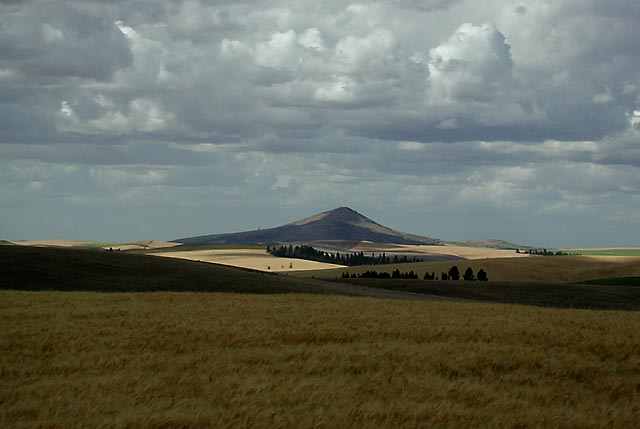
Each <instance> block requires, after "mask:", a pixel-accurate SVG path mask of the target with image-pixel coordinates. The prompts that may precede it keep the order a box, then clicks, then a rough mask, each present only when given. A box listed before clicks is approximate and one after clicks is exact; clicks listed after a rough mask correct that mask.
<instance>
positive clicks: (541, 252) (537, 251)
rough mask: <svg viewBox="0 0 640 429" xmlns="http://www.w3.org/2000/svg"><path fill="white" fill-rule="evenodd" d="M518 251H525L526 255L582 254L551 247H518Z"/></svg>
mask: <svg viewBox="0 0 640 429" xmlns="http://www.w3.org/2000/svg"><path fill="white" fill-rule="evenodd" d="M516 253H524V254H525V255H536V256H580V253H568V252H563V251H561V250H556V251H555V252H554V251H553V250H549V249H525V250H520V249H516Z"/></svg>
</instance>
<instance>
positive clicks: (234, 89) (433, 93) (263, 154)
mask: <svg viewBox="0 0 640 429" xmlns="http://www.w3.org/2000/svg"><path fill="white" fill-rule="evenodd" d="M496 11H499V12H496ZM0 12H1V14H0V16H1V17H0V182H1V183H2V184H3V185H2V186H0V198H2V199H3V201H5V202H6V204H5V207H14V209H11V210H9V209H3V210H4V211H3V212H2V213H1V214H2V217H3V220H4V219H7V221H6V222H4V225H9V226H5V228H6V231H4V230H0V235H3V234H4V235H6V234H11V233H12V232H15V233H18V232H21V231H22V232H24V231H28V230H29V229H30V228H32V229H33V230H34V231H35V230H37V231H45V230H46V228H45V229H43V228H40V227H37V228H36V227H35V226H34V225H36V224H38V222H43V221H42V220H41V219H38V218H37V216H35V217H32V218H29V217H26V216H19V213H20V211H27V210H29V209H35V208H38V209H39V210H40V211H41V212H44V211H46V207H52V210H53V211H56V213H58V214H59V215H60V216H61V217H64V213H65V211H64V208H63V207H64V203H67V204H70V206H72V207H73V208H74V210H75V211H76V213H84V214H87V215H89V214H91V213H94V214H95V213H97V212H100V211H101V210H102V211H105V210H107V211H108V210H110V209H109V207H112V206H117V207H118V208H119V210H122V213H128V214H129V215H131V216H132V217H133V218H136V216H139V214H140V213H141V212H142V211H144V208H145V207H154V208H159V207H160V208H162V210H165V211H166V212H167V213H177V212H173V211H172V210H173V209H172V208H170V207H178V208H181V212H182V213H183V214H184V213H185V210H184V208H189V209H190V210H193V212H194V214H193V215H192V218H191V221H192V226H193V228H194V230H192V231H189V232H187V231H179V228H178V227H177V226H176V227H175V228H176V229H175V230H174V231H175V234H174V235H175V236H184V235H188V233H190V232H193V233H209V232H224V230H226V229H242V227H243V225H240V224H235V225H234V222H240V220H242V219H245V220H247V219H248V218H246V217H245V218H243V217H242V214H241V213H240V212H241V211H242V210H249V209H252V207H258V206H259V207H264V208H265V209H264V210H262V211H271V212H272V213H274V216H276V215H275V214H277V215H278V216H284V215H286V210H291V213H294V212H295V213H296V215H297V214H300V215H301V216H302V215H305V214H310V213H312V212H314V211H320V210H322V209H327V208H331V207H332V206H337V205H355V206H357V207H358V208H360V209H361V210H363V211H365V212H368V211H372V215H374V214H381V215H382V217H383V219H384V216H385V213H386V215H389V216H392V215H390V214H389V213H390V209H383V208H384V207H393V208H394V209H393V211H394V212H396V211H397V212H398V214H397V216H398V217H397V218H396V219H403V222H404V223H405V225H403V224H395V225H393V216H392V217H391V222H389V223H391V224H392V226H396V227H399V228H400V229H408V230H410V231H414V232H417V233H424V234H428V235H437V231H441V232H442V233H443V234H445V233H447V234H449V233H452V232H453V231H455V230H456V227H455V225H444V226H443V227H442V228H441V229H437V230H436V231H430V228H431V227H432V226H429V225H427V224H426V221H420V220H418V219H419V218H420V215H419V214H420V213H430V215H431V216H433V218H434V219H440V220H441V221H442V222H445V223H446V222H449V220H450V219H458V217H456V216H458V213H466V212H469V211H470V210H475V212H476V213H477V219H476V221H474V228H475V227H478V228H480V227H482V226H483V225H484V226H485V227H487V228H488V229H489V230H490V226H491V225H493V224H494V219H495V218H496V217H501V218H503V220H504V221H505V224H506V223H507V220H508V219H520V220H521V221H522V222H523V223H526V222H533V223H535V222H538V223H537V225H538V226H540V227H543V226H544V225H543V224H542V223H540V222H539V220H540V219H546V220H549V219H553V218H554V217H556V218H558V219H569V216H571V214H572V213H573V212H575V211H576V210H577V211H578V212H579V213H580V216H582V217H583V219H584V220H583V221H580V222H576V224H575V225H576V226H575V228H573V229H572V231H573V232H574V233H575V231H577V230H578V228H579V226H581V225H582V226H589V225H593V224H594V222H595V219H597V218H604V219H608V220H607V222H610V225H611V228H610V229H613V230H616V231H617V229H616V227H615V225H616V222H619V223H620V224H621V225H624V226H625V227H629V226H630V225H631V226H633V225H635V226H637V224H638V222H639V220H638V219H637V217H636V218H633V219H631V220H629V219H626V220H625V221H624V222H622V221H620V219H623V217H624V214H625V213H630V212H640V201H638V199H637V198H634V197H633V195H634V192H636V193H637V191H638V189H639V184H638V179H637V177H640V175H639V174H637V169H638V168H640V165H639V164H640V155H639V153H638V147H639V145H640V143H639V142H640V138H639V137H638V132H639V131H638V126H639V125H638V124H640V71H639V70H640V50H639V49H640V48H639V47H638V46H639V45H638V43H637V40H638V39H639V38H640V27H638V25H637V22H638V19H639V18H640V6H638V2H637V1H632V0H628V1H623V0H615V1H612V2H607V3H606V5H604V3H602V2H601V1H597V0H586V1H582V2H576V1H550V0H541V1H538V2H534V3H527V4H526V5H524V4H514V3H512V2H510V1H508V0H492V1H489V2H485V3H483V4H482V5H480V4H479V3H477V2H461V1H448V0H422V1H420V0H380V1H368V2H360V3H353V4H345V3H344V2H342V1H338V0H329V1H326V2H310V1H304V2H297V3H291V2H266V1H244V2H237V1H201V0H189V1H170V0H166V1H158V2H149V1H134V2H121V1H104V2H102V1H92V2H71V1H50V2H7V1H4V2H2V5H0ZM585 175H588V176H589V180H584V177H585ZM72 182H73V183H75V184H72ZM603 205H606V206H607V207H608V209H609V210H610V212H608V213H604V211H603V209H602V206H603ZM134 208H135V209H134ZM175 210H178V209H177V208H176V209H175ZM385 210H386V211H385ZM207 211H210V212H214V211H221V212H223V213H228V214H227V215H225V216H226V217H225V216H222V217H223V218H224V219H221V224H220V226H219V229H217V231H211V230H207V225H208V223H207V222H209V221H208V220H207V218H206V216H204V215H197V214H195V213H196V212H198V213H201V212H207ZM504 213H508V216H507V215H503V214H504ZM123 216H124V215H123ZM290 217H291V218H292V219H293V218H295V216H293V214H292V215H291V216H290ZM30 219H31V220H30ZM102 219H103V220H104V219H105V218H102ZM270 219H271V220H272V221H273V222H274V224H277V223H278V222H277V221H276V219H275V217H274V218H270ZM287 219H289V217H287ZM292 219H291V220H292ZM408 219H414V220H412V221H408ZM458 220H460V219H458ZM78 221H79V220H78ZM105 221H106V220H105ZM534 221H535V222H534ZM79 222H80V221H79ZM163 222H164V223H163ZM166 222H167V218H165V217H161V218H159V219H158V223H157V224H155V226H149V228H155V230H156V231H161V230H162V228H166ZM407 222H408V223H407ZM116 223H117V222H116ZM129 223H130V222H129ZM123 224H124V221H123V222H121V223H120V226H122V225H123ZM113 225H115V224H113ZM113 225H112V226H113ZM195 225H198V228H200V229H199V230H198V231H196V230H195V229H197V228H196V226H195ZM90 226H91V225H90V223H87V228H89V227H90ZM172 227H173V226H172ZM52 228H53V227H52ZM469 228H471V227H470V226H469ZM549 228H550V230H551V231H552V230H553V227H549ZM150 230H151V229H150ZM509 231H510V233H513V234H518V233H517V228H516V226H515V224H514V226H513V228H511V229H509ZM22 232H21V233H20V235H22ZM136 232H137V230H136V229H134V228H130V229H129V233H136ZM464 233H470V230H469V229H464ZM614 235H615V234H614ZM159 236H161V237H160V238H174V237H172V236H171V235H168V236H166V235H163V234H159ZM540 236H546V237H549V238H553V236H554V235H553V233H552V232H549V233H546V235H545V234H543V233H541V234H540ZM519 237H521V236H520V235H517V236H516V237H514V238H513V240H517V239H519ZM616 237H618V238H619V239H620V240H622V238H621V237H623V234H622V233H620V234H618V235H616ZM87 238H91V237H87ZM443 238H449V237H443ZM460 238H466V237H460ZM475 238H481V237H475ZM500 238H505V239H511V238H512V237H509V236H503V237H500ZM522 238H523V240H522V241H524V242H526V241H527V240H526V236H522ZM605 238H606V236H605V234H604V233H603V234H602V235H601V236H600V238H593V240H594V243H595V242H596V241H598V240H599V241H600V242H602V241H605ZM543 244H544V243H543Z"/></svg>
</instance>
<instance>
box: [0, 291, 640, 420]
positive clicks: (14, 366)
mask: <svg viewBox="0 0 640 429" xmlns="http://www.w3.org/2000/svg"><path fill="white" fill-rule="evenodd" d="M0 326H2V331H1V335H0V348H1V353H0V368H2V378H1V379H0V380H1V381H0V403H2V407H0V425H1V426H2V427H36V426H44V427H48V426H57V427H74V426H75V427H79V426H84V427H87V426H89V427H91V426H107V427H108V426H112V427H113V426H117V427H187V426H194V427H195V426H199V427H207V426H208V427H238V426H242V427H247V426H254V427H274V426H275V427H310V426H313V427H363V426H367V427H372V426H375V427H398V426H405V427H416V426H457V427H461V426H466V427H469V426H473V427H479V426H484V427H487V426H488V427H516V426H518V427H524V426H557V427H599V426H614V427H637V426H638V425H639V424H640V404H639V403H638V402H637V397H638V395H640V373H639V372H638V370H637V368H638V367H640V357H639V356H640V330H639V329H638V327H640V313H637V312H600V311H577V310H555V309H553V310H552V309H540V308H533V307H520V306H510V305H489V304H465V303H437V302H411V301H396V300H393V301H391V300H372V299H368V298H347V297H321V296H311V295H270V296H266V295H237V294H220V293H215V294H202V293H153V294H139V293H125V294H122V293H115V294H99V293H87V292H66V293H61V292H24V291H0Z"/></svg>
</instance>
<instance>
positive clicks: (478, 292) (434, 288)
mask: <svg viewBox="0 0 640 429" xmlns="http://www.w3.org/2000/svg"><path fill="white" fill-rule="evenodd" d="M337 281H338V282H340V283H346V284H353V285H359V286H366V287H369V288H380V289H387V290H393V291H402V292H410V293H417V294H425V295H427V296H433V295H435V296H440V297H446V298H456V299H466V300H473V301H486V302H502V303H506V304H524V305H535V306H539V307H558V308H584V309H599V310H636V311H638V310H640V278H637V277H636V278H622V279H604V280H598V281H593V282H589V283H588V284H572V283H561V284H557V283H526V282H519V283H511V282H468V281H427V280H401V279H392V280H388V279H387V280H385V279H340V280H337Z"/></svg>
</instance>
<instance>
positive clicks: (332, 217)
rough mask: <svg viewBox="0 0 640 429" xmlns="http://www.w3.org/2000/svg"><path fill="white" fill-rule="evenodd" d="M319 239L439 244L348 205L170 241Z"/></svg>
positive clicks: (210, 242) (291, 240)
mask: <svg viewBox="0 0 640 429" xmlns="http://www.w3.org/2000/svg"><path fill="white" fill-rule="evenodd" d="M320 240H322V241H329V240H350V241H372V242H376V243H394V244H432V245H434V244H441V241H440V240H438V239H436V238H430V237H421V236H419V235H413V234H408V233H404V232H400V231H395V230H393V229H391V228H388V227H386V226H384V225H380V224H379V223H376V222H374V221H373V220H371V219H369V218H368V217H366V216H364V215H362V214H360V213H358V212H357V211H355V210H353V209H351V208H349V207H340V208H337V209H334V210H330V211H326V212H323V213H319V214H316V215H314V216H310V217H308V218H305V219H302V220H298V221H295V222H291V223H288V224H286V225H282V226H278V227H275V228H269V229H260V230H253V231H245V232H237V233H230V234H214V235H203V236H198V237H187V238H179V239H177V240H174V241H175V242H178V243H182V244H187V245H200V244H224V243H238V244H272V243H305V242H312V241H320Z"/></svg>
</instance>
